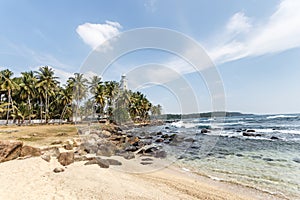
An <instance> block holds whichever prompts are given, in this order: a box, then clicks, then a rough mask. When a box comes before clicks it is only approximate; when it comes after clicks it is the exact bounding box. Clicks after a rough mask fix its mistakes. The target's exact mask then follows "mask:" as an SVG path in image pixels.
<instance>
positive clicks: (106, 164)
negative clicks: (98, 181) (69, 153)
mask: <svg viewBox="0 0 300 200" xmlns="http://www.w3.org/2000/svg"><path fill="white" fill-rule="evenodd" d="M94 164H97V165H99V167H101V168H109V161H107V160H105V159H102V158H94V159H93V160H90V161H88V162H86V163H85V164H84V165H94Z"/></svg>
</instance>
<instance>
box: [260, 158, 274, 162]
mask: <svg viewBox="0 0 300 200" xmlns="http://www.w3.org/2000/svg"><path fill="white" fill-rule="evenodd" d="M263 160H265V161H274V160H273V159H272V158H263Z"/></svg>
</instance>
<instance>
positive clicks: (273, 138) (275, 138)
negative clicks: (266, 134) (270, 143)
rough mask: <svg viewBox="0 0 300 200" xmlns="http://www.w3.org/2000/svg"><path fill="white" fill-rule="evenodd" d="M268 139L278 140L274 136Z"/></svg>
mask: <svg viewBox="0 0 300 200" xmlns="http://www.w3.org/2000/svg"><path fill="white" fill-rule="evenodd" d="M270 139H271V140H279V138H278V137H276V136H272V137H271V138H270Z"/></svg>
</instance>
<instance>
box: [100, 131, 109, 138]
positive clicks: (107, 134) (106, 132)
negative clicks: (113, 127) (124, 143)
mask: <svg viewBox="0 0 300 200" xmlns="http://www.w3.org/2000/svg"><path fill="white" fill-rule="evenodd" d="M101 133H102V135H103V136H105V137H110V136H111V132H109V131H107V130H102V132H101Z"/></svg>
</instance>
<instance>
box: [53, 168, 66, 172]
mask: <svg viewBox="0 0 300 200" xmlns="http://www.w3.org/2000/svg"><path fill="white" fill-rule="evenodd" d="M64 171H65V169H64V168H62V167H56V168H55V169H54V170H53V172H54V173H60V172H64Z"/></svg>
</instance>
